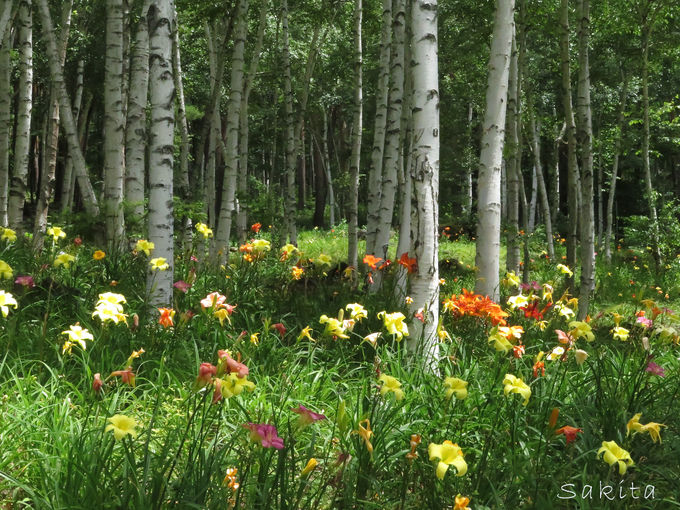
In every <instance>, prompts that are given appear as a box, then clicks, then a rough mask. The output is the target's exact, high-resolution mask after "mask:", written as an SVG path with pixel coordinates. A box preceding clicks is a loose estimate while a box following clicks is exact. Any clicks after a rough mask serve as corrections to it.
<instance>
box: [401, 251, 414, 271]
mask: <svg viewBox="0 0 680 510" xmlns="http://www.w3.org/2000/svg"><path fill="white" fill-rule="evenodd" d="M397 262H398V263H399V264H400V265H402V266H404V267H405V268H406V270H407V271H408V272H409V274H410V273H415V272H416V271H418V261H417V260H416V258H415V257H414V258H412V259H411V258H409V256H408V253H406V252H404V253H402V254H401V258H400V259H399V260H398V261H397Z"/></svg>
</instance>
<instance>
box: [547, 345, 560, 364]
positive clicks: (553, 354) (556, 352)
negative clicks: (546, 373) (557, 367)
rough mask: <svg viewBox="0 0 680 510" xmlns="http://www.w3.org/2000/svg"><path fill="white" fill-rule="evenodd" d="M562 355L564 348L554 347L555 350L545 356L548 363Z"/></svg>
mask: <svg viewBox="0 0 680 510" xmlns="http://www.w3.org/2000/svg"><path fill="white" fill-rule="evenodd" d="M563 354H564V347H561V346H559V345H558V346H557V347H555V348H554V349H553V350H552V351H551V352H550V354H548V355H547V356H546V358H547V359H548V360H549V361H552V360H554V359H557V358H559V357H561V356H562V355H563Z"/></svg>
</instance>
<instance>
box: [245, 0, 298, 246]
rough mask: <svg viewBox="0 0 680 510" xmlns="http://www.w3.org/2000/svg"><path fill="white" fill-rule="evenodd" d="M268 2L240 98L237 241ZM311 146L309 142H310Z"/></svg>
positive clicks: (246, 196)
mask: <svg viewBox="0 0 680 510" xmlns="http://www.w3.org/2000/svg"><path fill="white" fill-rule="evenodd" d="M268 8H269V2H268V1H263V2H262V6H261V7H260V19H259V24H258V29H257V39H256V42H255V49H254V50H253V57H252V60H251V61H250V68H249V69H248V75H247V76H246V79H245V84H244V87H243V98H242V100H241V117H240V119H239V125H240V140H239V169H238V184H237V197H238V213H237V215H236V231H237V233H238V240H239V243H243V242H245V240H246V238H247V237H248V101H249V99H250V92H251V91H252V90H253V84H254V83H255V77H256V74H257V68H258V66H259V63H260V54H261V53H262V45H263V43H264V32H265V28H266V27H267V11H268ZM310 147H311V144H310Z"/></svg>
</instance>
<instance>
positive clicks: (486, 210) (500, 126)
mask: <svg viewBox="0 0 680 510" xmlns="http://www.w3.org/2000/svg"><path fill="white" fill-rule="evenodd" d="M513 11H514V1H513V0H497V2H496V15H495V18H494V29H493V37H492V40H491V55H490V57H489V79H488V84H487V88H486V112H485V114H484V128H483V131H482V133H483V134H482V153H481V155H480V158H479V176H478V179H477V182H478V186H477V187H478V190H479V191H478V199H477V218H478V219H477V243H476V256H475V265H476V266H477V268H478V270H477V281H476V283H475V292H477V293H478V294H481V295H484V296H489V297H491V299H493V300H494V301H498V300H499V298H500V289H499V275H498V273H499V270H500V267H499V266H500V248H501V162H502V159H503V141H504V137H505V131H504V127H505V125H506V108H508V109H509V107H508V106H507V105H508V103H509V102H510V100H511V98H512V97H513V96H512V94H511V91H510V90H509V78H510V67H511V61H512V56H511V52H512V40H513V32H514V19H513V18H514V13H513ZM515 97H516V96H515ZM509 124H512V123H511V122H510V123H509Z"/></svg>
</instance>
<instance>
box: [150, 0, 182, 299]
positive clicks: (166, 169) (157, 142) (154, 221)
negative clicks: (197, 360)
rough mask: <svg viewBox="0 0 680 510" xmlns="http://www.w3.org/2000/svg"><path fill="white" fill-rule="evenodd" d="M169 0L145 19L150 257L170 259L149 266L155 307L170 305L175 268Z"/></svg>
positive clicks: (157, 1)
mask: <svg viewBox="0 0 680 510" xmlns="http://www.w3.org/2000/svg"><path fill="white" fill-rule="evenodd" d="M173 9H174V7H173V3H172V1H171V0H153V1H152V3H151V6H150V8H149V10H148V11H147V13H145V14H146V15H147V16H146V17H147V20H148V23H149V62H150V67H151V69H150V73H149V101H150V103H151V125H150V137H149V142H150V143H149V241H151V242H152V243H154V244H155V249H154V252H153V255H154V257H163V258H165V260H166V262H167V263H168V264H169V266H170V267H169V268H168V269H167V270H166V271H154V272H151V271H149V273H148V277H147V291H148V294H149V302H150V304H151V305H153V306H168V305H170V306H171V305H172V283H173V271H174V260H175V257H174V245H173V225H174V222H173V216H172V214H173V203H172V198H173V193H172V189H173V188H172V186H173V179H172V177H173V157H174V128H175V108H174V99H175V85H174V81H173V78H172V31H173V26H172V15H173V12H174V11H173Z"/></svg>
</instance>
